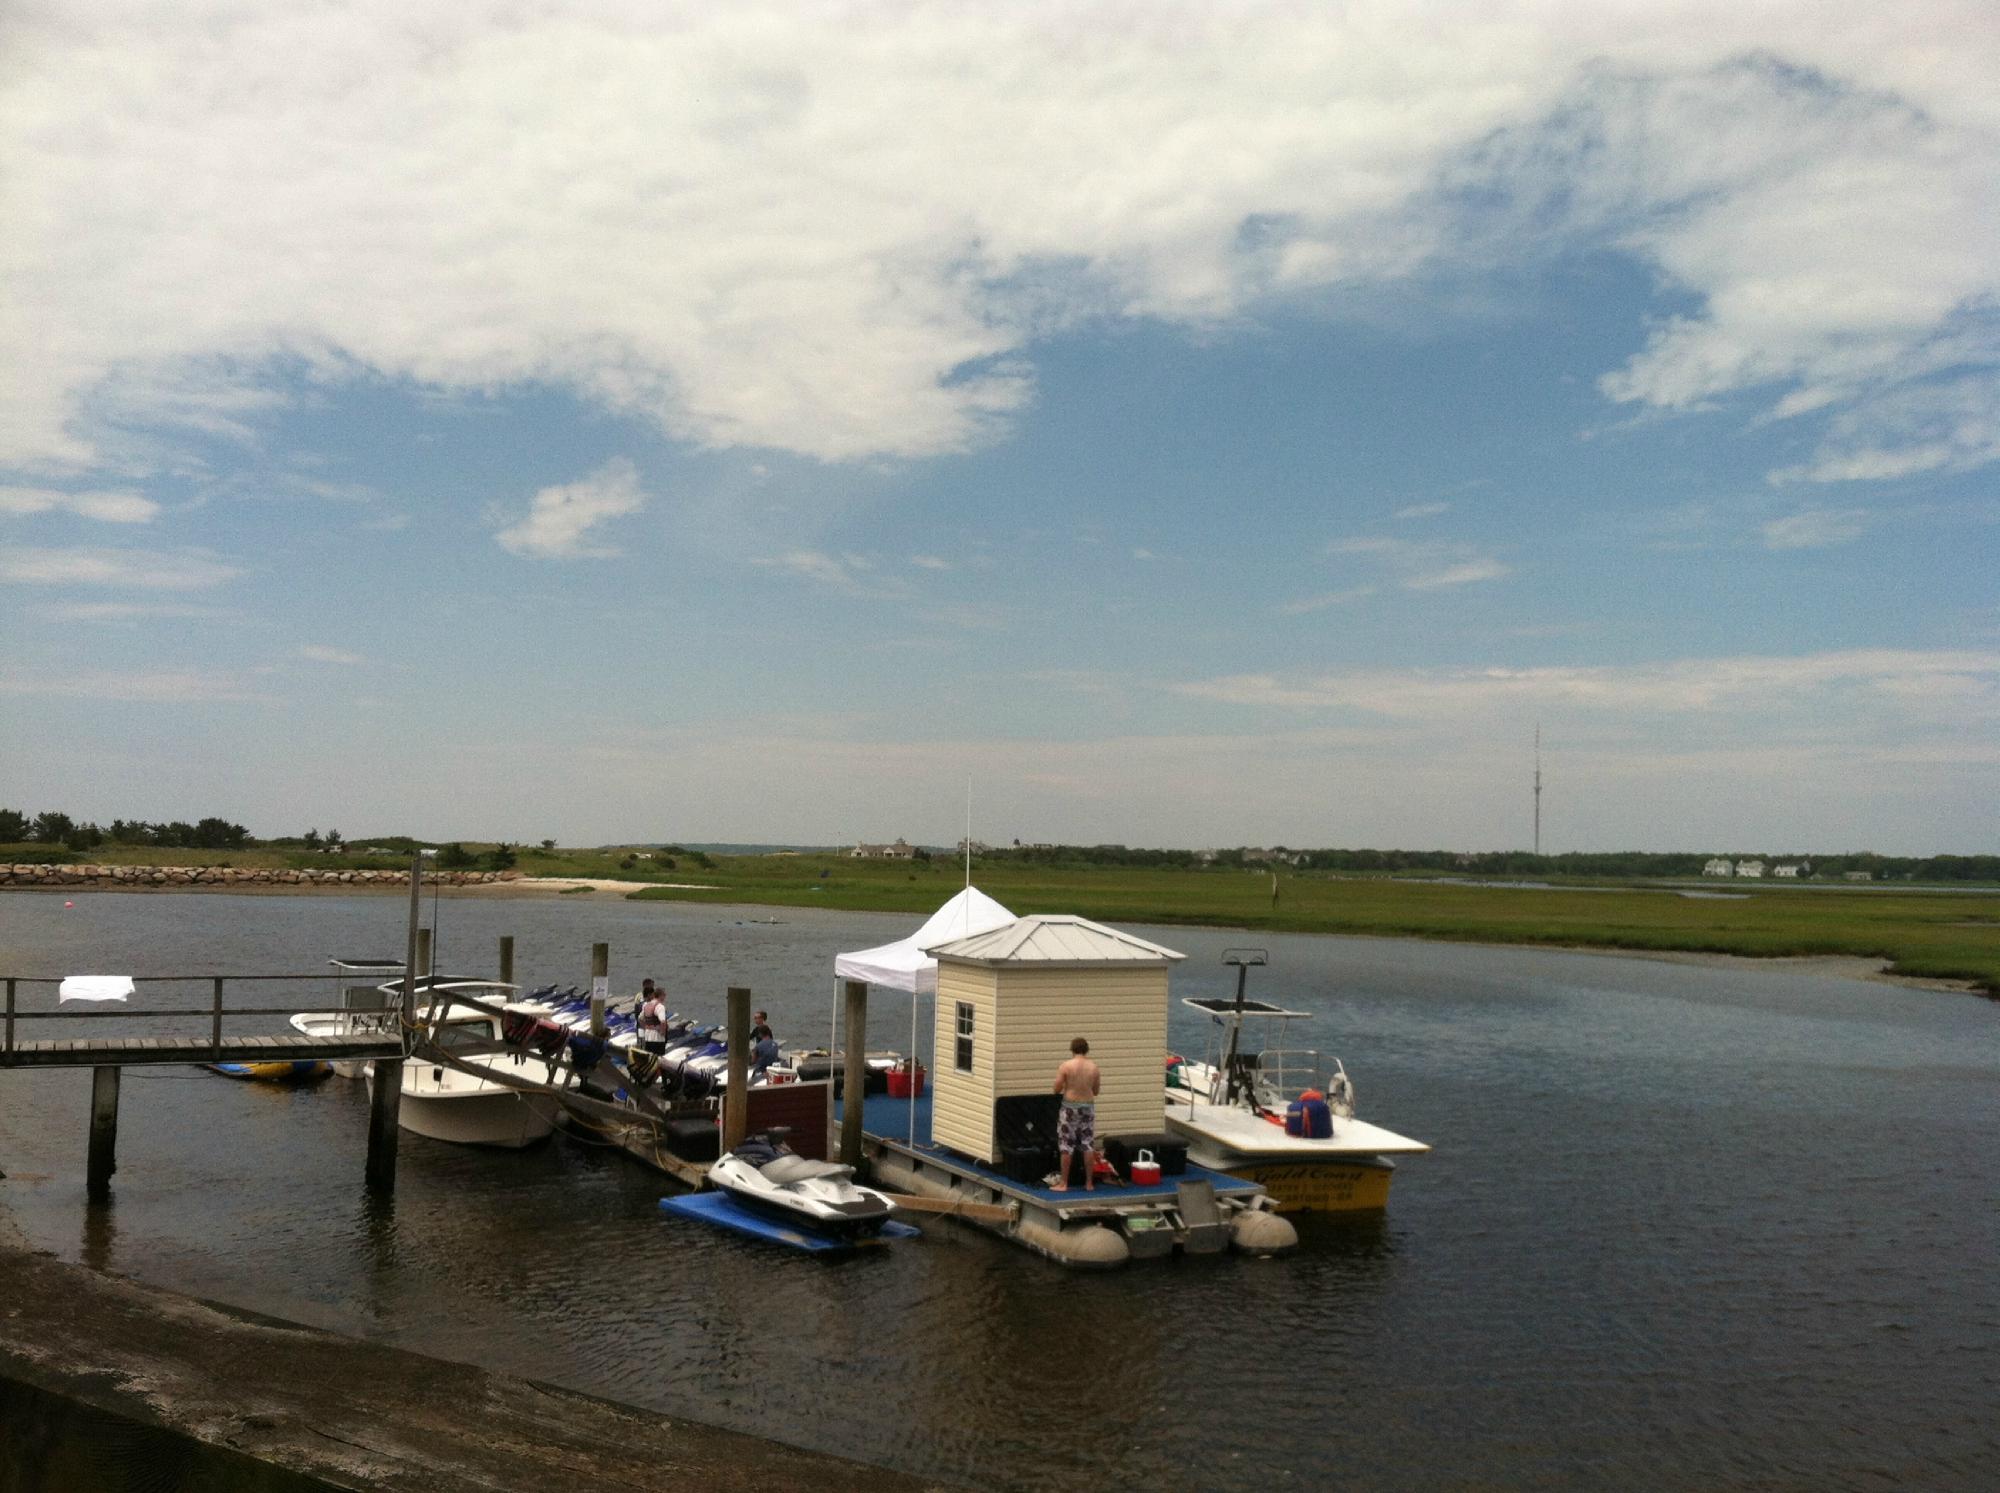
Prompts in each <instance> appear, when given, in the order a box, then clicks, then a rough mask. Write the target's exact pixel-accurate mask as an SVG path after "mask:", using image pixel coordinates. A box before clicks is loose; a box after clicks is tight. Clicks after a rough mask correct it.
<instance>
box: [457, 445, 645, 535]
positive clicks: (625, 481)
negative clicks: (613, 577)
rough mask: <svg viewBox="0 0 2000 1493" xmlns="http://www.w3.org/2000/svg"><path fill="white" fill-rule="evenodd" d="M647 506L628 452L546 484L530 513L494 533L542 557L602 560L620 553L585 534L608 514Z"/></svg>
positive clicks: (624, 512)
mask: <svg viewBox="0 0 2000 1493" xmlns="http://www.w3.org/2000/svg"><path fill="white" fill-rule="evenodd" d="M645 506H646V495H645V493H644V492H643V491H641V490H640V487H639V473H638V470H637V469H636V468H635V467H634V466H633V465H632V463H631V462H629V461H627V460H626V459H625V458H624V457H622V456H621V457H617V458H615V459H614V460H611V461H608V462H606V463H605V464H604V465H603V466H601V467H599V468H598V469H597V470H596V471H594V472H592V473H591V474H590V475H589V476H588V477H585V478H584V479H583V480H582V481H580V482H571V483H567V484H564V485H563V486H559V487H545V488H543V489H542V490H541V491H540V492H538V493H536V494H535V498H534V501H533V502H532V503H530V504H529V505H528V516H527V517H526V518H524V519H522V520H521V521H520V522H519V523H517V524H514V525H512V526H510V527H508V528H505V529H502V530H501V531H500V532H499V533H498V534H496V535H495V536H494V538H495V539H497V540H498V541H499V543H500V547H501V548H502V549H507V550H511V551H513V552H514V553H515V554H517V555H538V556H541V557H542V558H544V559H555V560H575V559H585V558H588V559H604V558H607V557H609V556H612V555H616V554H617V553H618V551H617V550H615V549H612V548H610V547H609V546H606V545H601V544H600V545H591V544H586V543H585V542H584V536H585V535H586V534H588V533H589V532H590V530H592V529H593V528H595V527H596V526H597V525H599V524H601V523H603V522H604V521H605V520H606V519H611V518H622V517H623V516H624V515H626V514H628V513H637V512H638V511H639V510H640V509H641V508H643V507H645Z"/></svg>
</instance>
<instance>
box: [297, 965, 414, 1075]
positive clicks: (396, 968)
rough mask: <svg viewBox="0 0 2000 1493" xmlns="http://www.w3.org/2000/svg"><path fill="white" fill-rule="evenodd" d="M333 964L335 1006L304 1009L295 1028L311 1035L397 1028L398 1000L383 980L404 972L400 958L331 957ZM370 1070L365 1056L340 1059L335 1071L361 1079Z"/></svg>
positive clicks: (335, 1034) (338, 1073) (361, 1032)
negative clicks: (386, 991) (387, 991)
mask: <svg viewBox="0 0 2000 1493" xmlns="http://www.w3.org/2000/svg"><path fill="white" fill-rule="evenodd" d="M327 963H328V964H330V965H332V966H333V1009H332V1010H330V1011H301V1012H299V1013H298V1014H297V1015H296V1016H294V1017H292V1029H293V1030H294V1031H296V1032H298V1033H300V1034H301V1035H302V1036H307V1037H349V1036H355V1035H369V1034H373V1033H375V1032H380V1031H386V1030H389V1029H391V1028H393V1027H394V1025H395V1021H396V1016H395V1002H394V1000H393V999H392V998H391V997H389V996H388V995H385V994H384V993H383V992H384V990H385V989H386V988H388V987H385V986H384V984H383V982H384V981H385V980H388V979H389V978H390V977H391V976H400V975H401V974H402V973H403V961H402V960H400V959H329V960H328V961H327ZM367 1069H368V1062H367V1059H365V1058H336V1059H334V1062H333V1071H334V1074H335V1075H336V1076H337V1077H340V1078H360V1077H361V1076H362V1075H363V1074H364V1073H365V1072H366V1071H367Z"/></svg>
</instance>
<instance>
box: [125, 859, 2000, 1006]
mask: <svg viewBox="0 0 2000 1493" xmlns="http://www.w3.org/2000/svg"><path fill="white" fill-rule="evenodd" d="M265 854H267V853H265V852H235V853H231V852H216V853H213V854H205V855H200V856H185V857H184V859H182V860H180V861H179V863H180V864H211V865H220V864H256V863H258V862H259V861H262V857H263V855H265ZM158 855H159V852H157V851H156V852H151V853H148V854H147V855H146V857H145V860H146V863H149V864H159V863H161V862H160V861H159V860H158V859H155V857H157V856H158ZM250 856H256V857H257V858H258V859H257V860H255V861H253V860H249V859H248V857H250ZM238 857H244V859H239V858H238ZM102 859H103V860H104V861H105V862H107V863H109V862H112V861H113V859H114V858H113V857H112V856H109V855H107V856H104V857H103V858H102ZM117 859H119V860H123V859H124V857H122V856H121V857H118V858H117ZM701 859H702V861H704V862H705V864H696V863H695V862H694V861H693V860H692V859H681V860H678V861H676V862H673V863H668V862H666V861H665V860H664V859H662V858H659V857H655V858H652V859H640V858H639V857H638V856H637V855H635V854H634V853H632V852H629V851H621V850H610V851H571V850H559V851H552V852H542V851H536V850H525V851H523V852H522V854H521V863H520V867H519V869H520V871H521V873H522V874H523V875H525V876H528V877H577V878H594V879H608V880H615V881H620V882H627V883H654V884H653V885H650V886H648V887H646V888H645V889H644V890H640V891H636V892H633V893H632V894H631V895H632V896H633V897H634V898H635V899H636V900H640V901H673V902H693V903H702V904H743V905H751V906H763V907H825V908H835V909H839V910H841V911H847V912H895V913H907V914H910V915H911V916H912V917H913V918H922V917H924V916H927V915H928V914H929V913H931V912H932V911H934V910H935V909H936V908H937V906H938V905H939V904H940V903H942V902H943V901H944V900H945V899H946V898H947V897H949V896H950V895H951V894H952V893H953V892H954V891H956V890H957V889H958V887H959V886H960V884H961V883H962V881H963V879H964V871H963V869H962V867H960V866H959V865H956V864H950V863H946V862H944V861H929V862H925V861H917V862H903V861H867V860H854V859H850V858H848V857H845V856H839V855H760V856H747V855H746V856H714V857H703V858H701ZM356 860H358V858H356ZM263 863H265V864H268V863H269V862H268V861H264V862H263ZM309 863H310V864H313V865H317V866H321V867H331V866H338V865H341V864H343V862H342V861H341V860H337V859H329V858H326V857H317V858H314V859H312V860H311V861H310V862H309ZM345 864H348V865H354V864H356V861H353V860H351V861H346V862H345ZM406 864H407V863H406ZM973 880H974V881H975V882H977V883H978V885H979V886H980V887H981V888H982V889H983V890H984V891H986V892H988V893H990V894H991V895H992V896H994V897H996V898H998V899H999V900H1000V901H1001V902H1003V903H1005V904H1006V905H1007V906H1009V907H1011V908H1012V909H1014V911H1016V912H1019V913H1033V912H1071V913H1079V914H1081V915H1083V916H1085V917H1090V918H1096V919H1099V920H1101V921H1105V922H1112V923H1121V922H1122V923H1151V924H1167V925H1173V924H1185V925H1192V926H1205V927H1220V928H1241V929H1244V930H1246V931H1249V932H1253V933H1254V932H1273V933H1338V934H1352V935H1365V936H1370V937H1382V938H1427V939H1438V940H1444V941H1448V942H1455V943H1489V944H1522V945H1540V946H1551V947H1560V948H1577V949H1601V950H1604V951H1606V952H1611V953H1620V952H1623V953H1638V954H1694V955H1735V956H1740V957H1748V958H1758V959H1774V958H1806V957H1841V958H1851V959H1868V960H1878V961H1885V962H1886V963H1887V965H1888V968H1889V971H1890V972H1891V973H1892V974H1894V975H1896V976H1900V977H1906V978H1911V979H1918V980H1926V981H1965V982H1969V983H1971V984H1972V985H1974V986H1976V987H1978V988H1980V989H1981V990H1983V991H1984V992H1986V993H1987V994H1989V995H1995V996H2000V890H1979V891H1943V890H1924V889H1918V888H1907V889H1906V888H1903V887H1895V888H1888V887H1872V888H1846V887H1820V886H1770V885H1765V886H1751V885H1745V884H1742V883H1733V884H1732V883H1724V884H1721V885H1719V886H1718V885H1703V886H1694V885H1689V886H1677V885H1673V884H1663V883H1657V882H1616V881H1591V882H1583V881H1579V882H1576V883H1573V884H1566V885H1559V886H1550V887H1547V888H1541V887H1521V886H1491V885H1480V884H1476V883H1472V882H1454V881H1417V880H1411V879H1407V878H1398V877H1390V876H1382V877H1371V876H1354V875H1340V874H1336V873H1330V872H1305V873H1289V872H1285V873H1280V875H1279V879H1278V882H1277V895H1276V897H1275V898H1274V897H1273V895H1272V880H1271V875H1270V873H1269V872H1268V871H1256V872H1244V871H1240V870H1213V869H1169V868H1135V867H1102V866H1043V865H1027V864H1022V863H1019V862H1013V861H988V862H975V863H974V866H973ZM668 882H672V883H677V884H676V885H672V886H669V885H663V884H660V883H668ZM691 882H693V883H700V885H698V886H690V885H687V884H686V883H691ZM519 886H520V884H519V883H513V884H508V885H502V886H496V887H489V888H462V889H447V892H448V894H449V895H455V896H480V895H494V894H500V895H507V894H511V893H512V892H513V888H517V887H519ZM162 890H166V889H162ZM170 890H175V891H181V890H189V891H192V890H198V889H197V888H171V889H170ZM260 890H265V891H269V892H272V893H276V894H280V895H283V894H286V893H289V892H294V891H297V892H303V893H305V894H306V895H318V894H319V891H320V890H322V889H312V888H269V889H260ZM323 890H335V889H334V888H326V889H323ZM341 890H351V889H345V888H343V889H341ZM521 892H522V893H525V894H529V895H534V894H535V893H527V892H526V889H525V888H522V889H521ZM1690 893H1700V894H1701V895H1689V894H1690ZM1718 893H1721V895H1718ZM541 894H545V895H554V893H553V891H546V892H544V893H541ZM590 895H595V896H617V895H621V893H620V892H619V891H616V890H606V891H602V892H597V893H592V894H590Z"/></svg>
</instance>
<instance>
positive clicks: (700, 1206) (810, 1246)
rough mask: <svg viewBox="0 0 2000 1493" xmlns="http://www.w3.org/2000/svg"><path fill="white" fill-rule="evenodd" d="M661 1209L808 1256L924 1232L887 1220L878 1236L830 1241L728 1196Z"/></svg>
mask: <svg viewBox="0 0 2000 1493" xmlns="http://www.w3.org/2000/svg"><path fill="white" fill-rule="evenodd" d="M660 1209H661V1211H662V1212H665V1213H673V1214H676V1215H678V1216H679V1217H681V1218H692V1219H696V1220H698V1221H700V1222H702V1223H707V1224H714V1225H715V1226H716V1227H717V1228H722V1229H728V1230H729V1231H730V1232H731V1233H735V1234H743V1235H746V1236H748V1237H749V1238H752V1239H762V1240H764V1241H765V1242H766V1243H768V1244H783V1245H786V1246H788V1247H789V1248H792V1249H802V1250H805V1251H806V1252H807V1253H808V1254H852V1253H853V1252H854V1251H855V1250H856V1249H857V1248H862V1249H865V1248H867V1247H868V1246H870V1245H875V1244H886V1243H888V1242H889V1241H891V1240H894V1239H914V1238H916V1237H917V1235H919V1234H921V1233H922V1232H923V1230H921V1229H918V1228H913V1227H912V1226H911V1225H909V1224H907V1223H898V1222H897V1221H896V1220H895V1219H893V1218H892V1219H890V1220H889V1221H888V1222H887V1223H885V1224H883V1225H882V1232H881V1233H880V1234H876V1235H872V1236H870V1237H868V1238H865V1239H830V1238H828V1237H827V1236H826V1235H824V1234H815V1233H813V1232H812V1230H810V1229H795V1228H791V1227H789V1226H788V1225H786V1224H782V1223H779V1222H778V1221H777V1220H776V1219H775V1218H765V1217H764V1216H763V1215H761V1214H758V1213H753V1212H751V1211H750V1210H749V1209H748V1208H743V1207H739V1206H738V1205H737V1204H736V1202H735V1201H734V1200H733V1199H731V1198H730V1196H729V1195H728V1194H727V1193H722V1192H688V1193H681V1194H679V1195H677V1196H674V1197H664V1198H661V1199H660Z"/></svg>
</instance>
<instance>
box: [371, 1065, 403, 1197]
mask: <svg viewBox="0 0 2000 1493" xmlns="http://www.w3.org/2000/svg"><path fill="white" fill-rule="evenodd" d="M372 1082H373V1084H374V1087H373V1089H372V1090H371V1091H370V1092H369V1095H368V1169H367V1178H368V1190H369V1191H371V1192H385V1193H386V1192H394V1191H395V1190H396V1136H397V1129H398V1125H399V1123H400V1121H401V1118H402V1112H403V1065H402V1063H401V1062H388V1061H385V1060H382V1059H377V1060H376V1063H375V1074H374V1078H373V1080H372Z"/></svg>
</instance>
